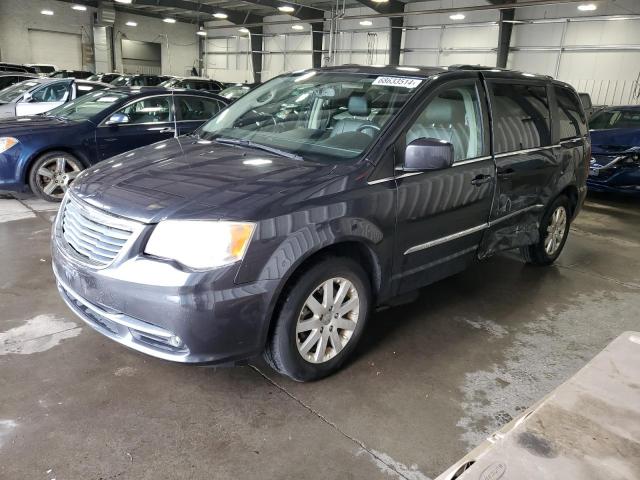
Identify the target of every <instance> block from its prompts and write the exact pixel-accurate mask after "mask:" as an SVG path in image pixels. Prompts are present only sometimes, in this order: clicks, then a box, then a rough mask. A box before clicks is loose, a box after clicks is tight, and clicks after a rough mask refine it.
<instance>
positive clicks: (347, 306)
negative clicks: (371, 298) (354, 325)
mask: <svg viewBox="0 0 640 480" xmlns="http://www.w3.org/2000/svg"><path fill="white" fill-rule="evenodd" d="M358 303H359V300H358V297H355V298H351V299H349V300H347V301H346V302H345V303H343V304H342V305H340V307H339V308H338V315H339V316H340V317H344V316H345V315H346V314H347V313H349V312H350V311H351V310H353V309H354V308H355V307H357V306H358Z"/></svg>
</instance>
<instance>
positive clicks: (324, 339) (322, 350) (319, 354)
mask: <svg viewBox="0 0 640 480" xmlns="http://www.w3.org/2000/svg"><path fill="white" fill-rule="evenodd" d="M325 332H326V333H325ZM328 340H329V331H328V330H325V331H323V332H322V333H321V334H320V341H319V342H318V345H317V346H316V354H315V356H314V360H315V361H316V363H320V362H322V361H324V360H325V357H326V353H327V343H328Z"/></svg>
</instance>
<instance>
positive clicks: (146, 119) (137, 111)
mask: <svg viewBox="0 0 640 480" xmlns="http://www.w3.org/2000/svg"><path fill="white" fill-rule="evenodd" d="M170 105H171V104H170V100H169V97H151V98H145V99H144V100H139V101H137V102H134V103H132V104H131V105H129V106H128V107H125V108H123V109H122V110H120V112H119V113H124V114H125V115H126V116H127V117H129V122H128V123H129V124H136V123H161V122H169V121H171V106H170Z"/></svg>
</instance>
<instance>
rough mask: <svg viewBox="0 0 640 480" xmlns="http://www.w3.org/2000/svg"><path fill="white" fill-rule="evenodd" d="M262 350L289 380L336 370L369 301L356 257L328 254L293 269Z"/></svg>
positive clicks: (352, 342) (355, 338) (366, 312)
mask: <svg viewBox="0 0 640 480" xmlns="http://www.w3.org/2000/svg"><path fill="white" fill-rule="evenodd" d="M283 295H284V301H283V302H282V304H281V308H280V311H279V314H278V316H277V318H276V319H275V321H276V324H275V327H274V330H273V333H272V335H271V338H270V340H269V342H268V344H267V348H266V350H265V359H266V360H267V362H268V363H269V365H271V367H272V368H273V369H275V370H276V371H278V372H280V373H282V374H283V375H287V376H289V377H290V378H292V379H293V380H296V381H299V382H306V381H311V380H318V379H320V378H322V377H325V376H327V375H330V374H331V373H333V372H335V371H336V370H338V369H339V368H340V367H341V366H342V364H343V363H344V362H345V361H346V360H347V359H348V358H349V356H351V354H352V353H353V351H354V350H355V348H356V346H357V344H358V341H359V340H360V337H361V335H362V331H363V329H364V327H365V323H366V321H367V318H368V316H369V310H370V307H371V287H370V284H369V278H368V277H367V275H366V273H365V272H364V270H363V269H362V267H360V265H358V264H357V263H355V262H354V261H352V260H350V259H346V258H333V257H332V258H327V259H325V260H323V261H321V262H319V263H316V264H314V265H313V266H311V267H310V268H309V269H308V270H306V271H304V272H303V273H302V274H300V275H297V276H296V277H295V278H294V279H293V280H292V284H291V286H290V287H289V288H288V289H287V291H286V292H284V293H283Z"/></svg>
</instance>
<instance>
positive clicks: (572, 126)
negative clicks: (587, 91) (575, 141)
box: [554, 85, 587, 141]
mask: <svg viewBox="0 0 640 480" xmlns="http://www.w3.org/2000/svg"><path fill="white" fill-rule="evenodd" d="M554 89H555V92H556V102H557V103H558V128H559V131H560V141H562V140H567V139H569V138H575V137H579V136H582V135H584V134H585V133H587V119H586V118H585V116H584V112H583V111H582V109H581V108H580V99H579V98H578V97H576V95H575V94H574V93H573V92H572V91H571V90H570V89H568V88H566V87H561V86H558V85H556V86H555V87H554Z"/></svg>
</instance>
